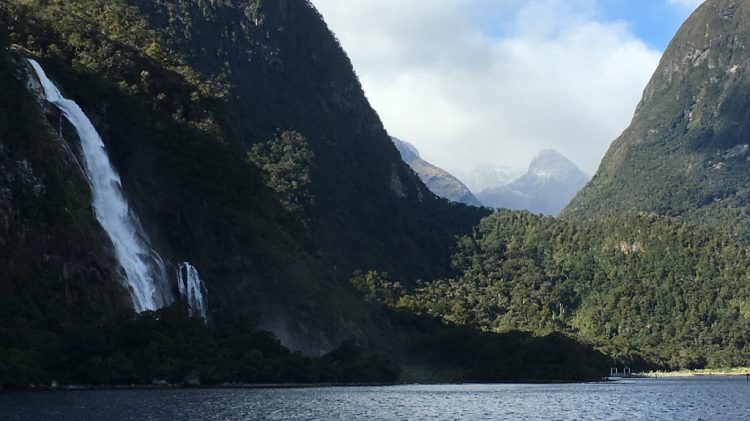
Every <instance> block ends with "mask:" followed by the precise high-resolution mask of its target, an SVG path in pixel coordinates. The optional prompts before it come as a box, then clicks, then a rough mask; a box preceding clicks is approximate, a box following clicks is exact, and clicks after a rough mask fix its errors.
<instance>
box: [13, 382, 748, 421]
mask: <svg viewBox="0 0 750 421" xmlns="http://www.w3.org/2000/svg"><path fill="white" fill-rule="evenodd" d="M0 419H2V420H62V419H65V420H67V419H70V420H174V419H179V420H255V419H271V420H316V419H320V420H326V419H340V420H423V419H424V420H462V419H468V420H479V419H504V420H512V419H525V420H568V419H570V420H574V419H605V420H633V419H666V420H671V419H676V420H701V419H702V420H748V419H750V383H747V382H746V381H745V378H744V376H743V377H741V378H740V377H719V378H716V377H715V378H686V379H627V380H618V381H614V382H608V383H589V384H543V385H530V384H500V385H409V386H386V387H322V388H301V389H168V390H94V391H50V392H5V393H0Z"/></svg>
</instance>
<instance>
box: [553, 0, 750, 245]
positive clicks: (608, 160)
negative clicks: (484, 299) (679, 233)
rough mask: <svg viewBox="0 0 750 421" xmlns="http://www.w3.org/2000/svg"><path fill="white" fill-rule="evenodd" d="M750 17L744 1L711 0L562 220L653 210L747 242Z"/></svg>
mask: <svg viewBox="0 0 750 421" xmlns="http://www.w3.org/2000/svg"><path fill="white" fill-rule="evenodd" d="M748 19H750V2H748V1H745V0H743V1H739V0H709V1H706V2H705V3H703V5H701V6H700V7H699V8H698V10H697V11H696V12H695V13H694V14H693V15H692V16H691V17H690V19H688V20H687V22H685V24H684V25H683V26H682V28H681V29H680V30H679V32H678V33H677V35H676V36H675V38H674V39H673V40H672V42H670V44H669V47H668V48H667V50H666V51H665V53H664V56H663V57H662V59H661V63H660V64H659V67H658V68H657V69H656V72H655V73H654V75H653V77H652V79H651V81H650V82H649V84H648V86H647V87H646V89H645V90H644V92H643V97H642V99H641V102H640V103H639V104H638V107H637V108H636V110H635V116H634V117H633V120H632V122H631V124H630V126H629V127H628V128H627V129H625V131H624V132H623V133H622V135H621V136H620V137H619V138H618V139H616V140H615V141H614V142H613V143H612V145H611V146H610V149H609V151H608V152H607V154H606V155H605V156H604V159H603V160H602V163H601V166H600V167H599V170H598V171H597V173H596V175H595V176H594V178H593V180H592V181H591V183H589V185H588V186H586V188H584V189H582V190H581V191H580V193H579V194H578V195H577V196H576V198H575V200H573V201H572V202H571V203H570V205H568V207H567V208H566V209H565V211H564V212H563V215H564V216H565V217H571V218H581V219H584V218H601V217H609V216H617V215H621V214H624V213H637V212H648V213H651V212H653V213H656V214H662V215H669V216H679V217H681V218H685V219H688V220H690V221H693V222H699V223H704V224H709V225H712V226H713V227H715V228H717V229H720V230H722V231H724V232H727V233H730V234H732V235H737V236H739V237H741V238H744V239H748V238H750V218H748V214H749V213H750V146H748V144H750V140H749V139H750V118H748V116H749V115H750V95H748V92H750V50H748V48H747V46H748V45H750V24H748V22H750V21H749V20H748Z"/></svg>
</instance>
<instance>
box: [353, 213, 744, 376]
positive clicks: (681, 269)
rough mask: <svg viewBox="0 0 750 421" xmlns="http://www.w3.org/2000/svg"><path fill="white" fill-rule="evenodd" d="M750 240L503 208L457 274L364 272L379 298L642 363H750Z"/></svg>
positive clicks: (679, 226)
mask: <svg viewBox="0 0 750 421" xmlns="http://www.w3.org/2000/svg"><path fill="white" fill-rule="evenodd" d="M748 257H750V246H748V245H747V244H746V243H744V242H738V241H737V240H733V239H731V238H729V237H727V236H724V235H720V234H717V233H716V232H714V231H712V230H711V229H709V228H706V227H701V226H696V225H691V224H689V223H685V222H682V221H679V220H676V219H670V218H665V217H657V216H654V215H646V214H641V215H628V216H621V217H617V218H610V219H604V220H599V221H572V220H565V219H562V220H560V219H554V218H547V217H542V216H537V215H532V214H529V213H525V212H510V211H500V212H498V213H496V214H494V215H492V216H491V217H488V218H485V219H484V220H483V221H482V222H481V224H480V225H479V226H478V227H477V228H476V230H475V232H474V234H473V235H471V236H465V237H462V238H461V239H460V240H459V249H458V251H457V252H456V253H455V255H454V258H453V266H454V268H455V269H456V270H457V271H458V272H459V273H460V275H459V276H457V277H456V278H448V279H442V280H438V281H434V282H419V283H418V284H417V285H416V286H415V287H409V286H408V285H407V284H406V283H404V282H403V281H402V282H397V281H395V280H394V279H391V277H390V276H388V275H387V274H378V273H364V274H362V273H360V274H358V275H357V276H355V277H354V283H355V285H357V286H358V288H360V289H361V290H363V291H365V292H366V294H367V296H369V297H371V299H376V300H379V301H382V302H384V303H386V304H389V305H391V306H394V307H398V308H407V309H412V310H415V311H417V312H422V313H426V314H431V315H436V316H439V317H441V318H443V319H444V320H446V321H448V322H450V323H454V324H458V325H469V326H476V327H479V328H481V329H483V330H487V331H493V332H503V331H507V330H512V329H521V330H526V331H531V332H537V333H545V332H550V331H561V332H566V333H568V334H571V335H574V336H575V337H577V338H579V339H581V340H583V341H586V342H589V343H593V344H595V345H597V347H599V349H601V350H603V351H605V353H607V354H609V355H611V356H613V357H614V358H616V359H618V360H620V361H623V362H627V363H630V364H632V365H633V366H635V367H640V368H646V367H662V368H674V369H677V368H700V367H704V366H710V367H727V366H738V365H740V366H741V365H748V364H750V333H749V332H750V307H748V303H750V301H749V300H748V297H750V286H749V284H748V280H750V269H749V268H748V265H747V261H748Z"/></svg>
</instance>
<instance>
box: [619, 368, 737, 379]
mask: <svg viewBox="0 0 750 421" xmlns="http://www.w3.org/2000/svg"><path fill="white" fill-rule="evenodd" d="M748 374H750V367H737V368H730V369H711V368H702V369H697V370H675V371H645V372H642V373H634V375H633V377H643V378H682V377H747V375H748Z"/></svg>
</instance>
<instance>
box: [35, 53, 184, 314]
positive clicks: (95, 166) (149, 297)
mask: <svg viewBox="0 0 750 421" xmlns="http://www.w3.org/2000/svg"><path fill="white" fill-rule="evenodd" d="M29 62H30V63H31V66H32V67H33V68H34V71H35V72H36V74H37V77H38V78H39V81H40V83H41V84H42V88H43V89H44V96H45V98H46V100H47V101H49V102H50V103H52V104H53V105H55V106H56V107H57V108H59V109H60V111H61V112H62V113H63V115H64V116H65V118H66V119H67V120H68V121H69V122H70V123H71V124H72V125H73V127H75V129H76V132H77V133H78V137H79V138H80V140H81V152H82V156H83V161H84V162H83V167H84V170H85V172H86V178H87V179H88V181H89V183H90V184H91V190H92V195H93V207H94V213H95V214H96V219H97V220H98V221H99V223H100V224H101V226H102V228H103V229H104V231H105V232H106V233H107V235H108V236H109V238H110V240H111V241H112V244H113V245H114V249H115V254H116V257H117V260H118V261H119V263H120V265H121V266H122V268H123V270H124V271H125V277H126V278H127V282H128V286H129V289H130V293H131V296H132V298H133V306H134V308H135V310H136V311H138V312H142V311H145V310H156V309H159V308H162V307H164V306H165V305H168V304H171V302H172V297H171V294H170V293H169V288H168V281H167V276H166V272H165V268H164V263H163V261H162V259H161V257H159V255H158V254H157V253H156V252H154V251H153V250H151V249H150V248H149V247H148V245H147V244H148V242H147V240H146V236H145V234H144V233H143V231H142V229H141V227H140V224H139V223H138V219H137V218H136V217H135V215H134V214H133V212H132V210H131V209H130V206H129V205H128V202H127V200H126V199H125V195H124V194H123V191H122V185H121V182H120V176H119V175H118V174H117V172H116V171H115V169H114V168H113V167H112V164H111V162H110V160H109V157H108V156H107V152H106V150H105V147H104V142H102V139H101V137H100V136H99V133H98V132H97V131H96V129H95V128H94V125H93V124H92V123H91V121H90V120H89V118H88V117H87V116H86V114H85V113H84V112H83V110H81V107H79V106H78V104H76V103H75V102H74V101H72V100H70V99H67V98H64V97H63V96H62V94H61V93H60V90H59V89H57V87H56V86H55V84H54V83H53V82H52V81H51V80H50V79H49V78H48V77H47V75H46V74H45V72H44V70H43V69H42V67H41V66H40V65H39V63H37V62H36V61H35V60H29Z"/></svg>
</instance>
